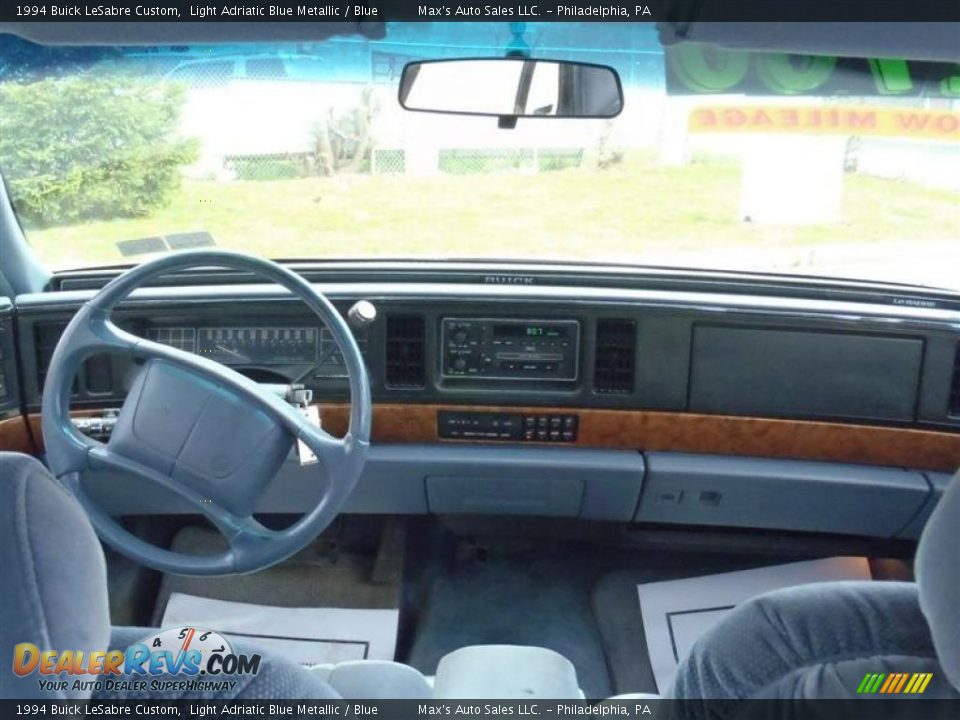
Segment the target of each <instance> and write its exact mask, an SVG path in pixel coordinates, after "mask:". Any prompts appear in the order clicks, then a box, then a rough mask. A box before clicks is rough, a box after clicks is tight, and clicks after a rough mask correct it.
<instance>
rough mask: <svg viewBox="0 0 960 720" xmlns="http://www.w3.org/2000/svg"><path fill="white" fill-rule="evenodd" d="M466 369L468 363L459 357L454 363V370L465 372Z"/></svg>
mask: <svg viewBox="0 0 960 720" xmlns="http://www.w3.org/2000/svg"><path fill="white" fill-rule="evenodd" d="M466 367H467V361H466V360H464V359H463V358H462V357H458V358H457V359H456V360H454V361H453V369H454V370H463V369H464V368H466Z"/></svg>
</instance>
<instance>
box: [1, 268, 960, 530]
mask: <svg viewBox="0 0 960 720" xmlns="http://www.w3.org/2000/svg"><path fill="white" fill-rule="evenodd" d="M450 277H451V273H449V272H447V273H445V274H444V276H443V278H441V277H419V278H416V279H412V278H403V277H402V276H401V277H398V278H397V279H394V280H392V281H391V280H387V279H383V278H376V279H368V280H359V279H357V278H347V279H345V280H343V279H341V280H339V281H333V280H331V279H330V278H329V277H326V278H320V279H318V280H317V282H318V287H320V289H321V290H322V291H323V292H324V293H325V294H326V295H327V296H328V298H329V299H330V300H331V302H333V303H334V305H335V307H336V308H337V309H338V310H339V311H340V312H341V313H342V314H343V315H344V316H348V314H349V313H348V311H349V310H350V308H351V307H353V306H354V304H355V303H357V302H359V301H361V300H363V301H367V302H369V303H371V304H372V305H373V306H374V308H375V309H376V316H375V319H373V320H372V322H369V324H366V325H363V326H362V327H353V328H352V331H353V333H354V335H355V337H356V339H357V342H358V345H359V346H360V348H361V352H362V354H363V357H364V361H365V363H366V365H367V369H368V373H369V377H370V383H371V392H372V397H373V402H374V406H373V412H374V414H373V429H372V439H373V440H374V445H373V447H372V450H371V453H372V454H371V458H370V460H369V461H368V467H367V470H366V472H365V476H364V479H363V480H362V481H361V483H360V486H359V488H358V490H357V492H356V493H355V496H354V499H353V501H352V502H353V505H352V511H357V512H389V513H423V512H440V513H445V512H452V513H463V512H469V513H474V512H481V513H483V512H496V513H501V514H502V513H506V514H527V515H566V516H576V517H583V518H590V519H602V520H620V521H630V520H633V521H650V522H660V523H663V522H667V523H686V524H703V525H723V526H730V525H733V526H748V527H768V528H775V529H784V528H787V529H799V530H814V531H820V532H844V533H853V534H863V535H880V536H884V537H890V536H899V535H901V534H904V533H905V534H906V536H911V533H912V534H913V535H912V536H915V533H916V532H917V531H918V528H919V527H921V526H922V522H921V520H922V517H924V513H928V512H929V510H930V509H931V507H932V505H931V503H932V502H933V498H934V497H935V496H936V492H938V491H939V490H938V489H939V488H942V487H943V486H944V485H945V483H946V480H947V479H949V473H952V472H953V471H954V470H955V469H956V468H957V467H958V466H960V303H956V304H954V303H951V302H949V301H945V302H930V303H926V302H924V303H896V302H889V301H885V302H880V301H877V300H876V299H875V298H871V297H851V296H848V295H841V296H839V297H823V296H821V297H791V296H790V295H789V294H785V293H773V292H770V293H768V294H765V293H759V292H756V290H754V291H753V292H750V293H745V292H736V291H734V290H733V289H730V290H724V291H722V292H721V291H716V292H707V291H703V290H697V291H693V290H685V289H674V288H662V287H661V288H651V287H629V286H626V285H622V286H621V285H614V284H610V285H607V286H604V285H602V284H600V283H592V282H591V283H588V282H582V283H575V284H574V283H570V284H566V285H564V284H562V283H560V282H552V281H547V280H546V279H544V280H543V281H540V280H539V279H538V278H535V279H534V280H533V281H532V282H526V281H525V282H523V283H520V284H504V283H501V282H499V281H498V282H496V283H488V282H484V281H483V280H482V279H474V281H467V280H468V279H467V278H463V279H461V280H460V281H458V282H450V281H449V279H450ZM499 277H500V276H498V278H499ZM92 295H93V289H85V288H84V289H59V290H56V291H51V292H44V293H38V294H35V295H23V296H20V297H18V298H17V299H16V307H15V309H14V308H12V307H9V306H7V307H0V326H2V327H3V330H2V331H0V349H2V350H3V353H4V354H3V356H2V360H3V362H7V361H9V360H11V359H16V361H17V362H15V363H13V364H9V363H8V366H9V367H10V368H12V369H6V370H5V371H4V375H5V376H6V378H7V379H6V380H5V388H6V392H7V398H8V400H9V403H8V405H7V406H6V407H7V410H6V411H5V412H7V413H8V415H7V416H9V414H10V413H13V412H24V413H25V414H26V417H27V419H28V423H27V426H28V429H29V430H30V433H31V435H32V439H33V442H35V443H36V444H39V443H40V442H42V438H41V437H40V434H39V411H40V402H41V393H42V389H43V383H44V379H45V374H46V368H47V366H48V364H49V360H50V356H51V354H52V352H53V349H54V347H55V345H56V342H57V340H58V339H59V336H60V334H61V333H62V331H63V328H64V327H65V325H66V323H67V322H68V321H69V319H70V317H71V316H72V314H73V313H74V312H75V311H76V309H77V308H78V307H80V305H81V304H82V303H83V302H84V301H85V300H87V299H89V298H90V297H92ZM14 310H15V312H14ZM115 319H116V321H117V323H118V324H119V325H121V326H122V327H123V328H124V329H126V330H128V331H129V332H132V333H134V334H136V335H140V336H142V337H146V338H149V339H152V340H154V341H157V342H160V343H164V344H167V345H170V346H172V347H176V348H178V349H181V350H184V351H186V352H191V353H196V354H199V355H203V356H205V357H209V358H211V359H213V360H216V361H218V362H221V363H223V364H225V365H228V366H230V367H232V368H234V369H236V370H237V371H239V372H241V373H243V374H245V375H247V376H249V377H250V378H252V379H254V380H256V381H258V382H264V383H284V384H291V383H296V384H302V385H303V386H305V387H306V388H308V389H310V390H311V391H312V393H313V398H314V402H316V403H317V404H318V405H319V406H320V413H321V417H322V423H323V426H324V427H325V428H326V429H328V430H329V431H330V432H332V433H334V434H339V433H342V432H344V431H345V429H346V424H347V415H348V409H349V405H348V401H349V390H348V384H347V380H346V377H345V373H344V367H343V359H342V356H341V355H340V352H339V349H338V348H337V347H336V343H334V342H333V339H332V337H331V335H330V334H329V332H328V331H327V329H326V328H324V327H322V326H321V325H320V324H319V323H318V322H317V320H316V318H315V317H314V316H312V314H311V313H310V312H309V311H308V310H307V309H306V308H304V307H303V306H301V305H300V304H299V303H298V302H296V301H294V300H292V299H291V298H290V297H289V296H288V295H285V293H284V292H283V291H281V290H278V289H276V288H274V287H270V286H264V285H255V284H242V283H233V282H221V283H216V284H215V283H206V284H191V285H177V286H170V285H161V286H156V287H149V288H145V289H142V290H140V291H137V292H136V293H135V294H134V295H133V296H132V297H131V298H129V299H128V301H126V302H125V303H124V304H123V305H122V306H121V307H120V308H119V309H118V310H117V311H116V313H115ZM136 372H137V366H136V365H135V364H134V363H132V362H131V360H130V359H129V358H127V357H122V356H113V355H98V356H94V357H91V358H89V359H88V360H87V361H86V362H85V364H84V366H83V368H82V370H81V372H79V373H78V376H77V378H76V380H75V384H74V387H73V399H72V407H73V409H74V410H75V412H76V414H77V415H78V422H80V423H81V424H82V425H83V427H84V428H85V430H86V431H88V432H90V433H91V434H97V433H102V434H106V433H108V432H109V427H110V426H111V424H112V422H113V421H114V418H113V416H112V411H114V410H115V409H116V408H118V407H119V406H120V405H121V404H122V402H123V400H124V397H125V394H126V390H127V388H129V387H130V385H131V382H132V380H133V378H134V377H135V375H136ZM0 411H3V408H0ZM0 421H2V418H0ZM2 425H3V423H2V422H0V432H2V431H3V427H2ZM7 444H8V445H9V444H10V443H9V442H8V443H7ZM304 472H306V471H305V470H303V468H300V467H299V465H298V464H297V463H296V462H292V463H290V464H289V467H287V468H286V469H285V470H284V471H282V473H281V475H282V476H283V477H282V478H280V479H279V480H278V482H279V488H280V489H278V490H277V491H276V493H275V494H274V495H272V496H271V498H270V499H269V501H268V502H269V508H270V509H271V511H274V512H295V511H296V509H297V508H298V507H302V506H303V505H304V504H305V503H306V502H308V501H309V499H308V498H304V497H303V493H304V492H306V490H305V488H307V487H310V486H312V483H311V482H309V481H308V479H307V478H306V477H305V476H304ZM104 482H106V481H104ZM105 488H106V489H105V492H107V494H108V496H109V498H110V502H112V503H113V509H114V511H115V512H118V513H123V512H142V511H143V510H142V508H143V507H145V506H149V507H150V508H152V509H153V511H156V508H158V507H167V506H165V505H163V502H162V501H161V500H160V499H159V498H153V499H150V501H149V502H147V501H146V500H145V499H144V497H143V496H142V495H140V494H139V491H137V493H134V492H133V491H128V490H127V489H126V485H124V484H123V483H119V484H118V483H117V482H115V481H113V482H109V483H107V484H106V485H105ZM108 504H109V503H108ZM169 507H170V508H171V509H170V511H171V512H174V511H175V508H174V506H172V505H171V506H169ZM865 507H866V508H869V512H865V511H864V510H863V508H865Z"/></svg>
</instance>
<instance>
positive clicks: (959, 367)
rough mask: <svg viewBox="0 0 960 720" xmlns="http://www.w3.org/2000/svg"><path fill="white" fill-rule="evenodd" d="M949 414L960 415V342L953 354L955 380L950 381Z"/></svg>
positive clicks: (952, 415)
mask: <svg viewBox="0 0 960 720" xmlns="http://www.w3.org/2000/svg"><path fill="white" fill-rule="evenodd" d="M947 415H950V416H951V417H960V343H957V352H956V354H955V355H954V356H953V380H952V381H951V383H950V401H949V402H948V403H947Z"/></svg>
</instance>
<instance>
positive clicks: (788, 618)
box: [669, 476, 960, 717]
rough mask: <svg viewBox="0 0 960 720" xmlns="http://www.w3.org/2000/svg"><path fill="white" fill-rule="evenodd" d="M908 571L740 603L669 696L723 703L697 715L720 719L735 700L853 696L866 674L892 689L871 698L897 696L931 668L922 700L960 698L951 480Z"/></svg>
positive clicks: (957, 559)
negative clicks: (907, 577)
mask: <svg viewBox="0 0 960 720" xmlns="http://www.w3.org/2000/svg"><path fill="white" fill-rule="evenodd" d="M958 477H960V476H958ZM915 572H916V576H917V582H916V584H914V583H900V582H840V583H822V584H814V585H805V586H800V587H795V588H788V589H785V590H779V591H777V592H772V593H768V594H766V595H762V596H760V597H757V598H754V599H752V600H750V601H748V602H746V603H743V604H742V605H740V606H738V607H737V608H736V609H734V610H733V611H732V612H731V613H730V614H729V615H728V616H727V617H725V618H724V619H723V620H722V621H721V622H720V623H718V624H717V625H716V626H715V627H714V628H712V629H711V630H710V631H708V632H707V633H706V634H705V635H704V636H703V637H702V638H700V639H699V640H698V641H697V642H696V643H695V644H694V646H693V647H692V648H691V650H690V653H689V654H688V656H687V657H686V658H685V659H684V660H682V661H681V663H680V666H679V668H678V670H677V675H676V678H675V680H674V685H673V688H672V689H671V690H670V692H669V696H670V697H674V698H678V699H685V700H700V699H711V700H714V701H717V700H719V701H727V702H711V703H707V704H705V705H704V706H702V707H701V708H700V712H699V713H696V714H697V715H698V716H711V715H713V716H719V717H724V716H727V715H728V714H730V715H732V714H733V713H734V712H735V710H736V704H737V701H740V700H744V699H753V698H761V699H763V698H771V699H772V698H781V699H782V698H792V699H813V698H834V699H843V698H852V697H857V696H858V690H862V689H863V688H861V683H862V682H863V681H864V678H865V677H866V676H867V675H868V674H883V675H885V677H884V678H883V680H882V681H880V685H879V687H878V689H881V690H882V689H884V687H883V683H886V682H888V681H889V683H890V686H889V687H887V688H886V689H887V690H888V691H889V690H896V689H898V688H899V689H900V690H901V694H897V693H890V692H886V693H880V692H877V693H876V695H877V696H878V697H881V696H882V697H888V696H889V697H902V696H903V695H902V690H903V689H905V688H907V687H908V683H909V682H910V680H911V679H912V677H913V675H914V674H915V673H931V674H932V677H931V678H930V679H929V681H927V682H926V686H925V688H924V690H923V693H922V697H924V698H960V691H958V688H960V480H958V478H957V477H955V478H954V480H953V481H952V482H951V483H950V486H949V487H948V488H947V491H946V492H945V493H944V495H943V497H942V498H941V499H940V502H939V503H938V505H937V508H936V510H935V511H934V513H933V514H932V515H931V517H930V519H929V520H928V522H927V525H926V527H925V528H924V532H923V535H922V537H921V540H920V545H919V547H918V550H917V557H916V563H915ZM904 675H905V676H906V678H904ZM893 676H897V677H893ZM861 694H862V693H861ZM871 694H872V693H871ZM689 707H696V704H695V703H694V704H693V705H690V706H689ZM718 712H719V715H718Z"/></svg>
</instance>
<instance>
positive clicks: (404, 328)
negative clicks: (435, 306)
mask: <svg viewBox="0 0 960 720" xmlns="http://www.w3.org/2000/svg"><path fill="white" fill-rule="evenodd" d="M386 330H387V357H386V384H387V387H391V388H422V387H424V385H425V384H426V372H425V363H424V321H423V316H422V315H388V316H387V328H386Z"/></svg>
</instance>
